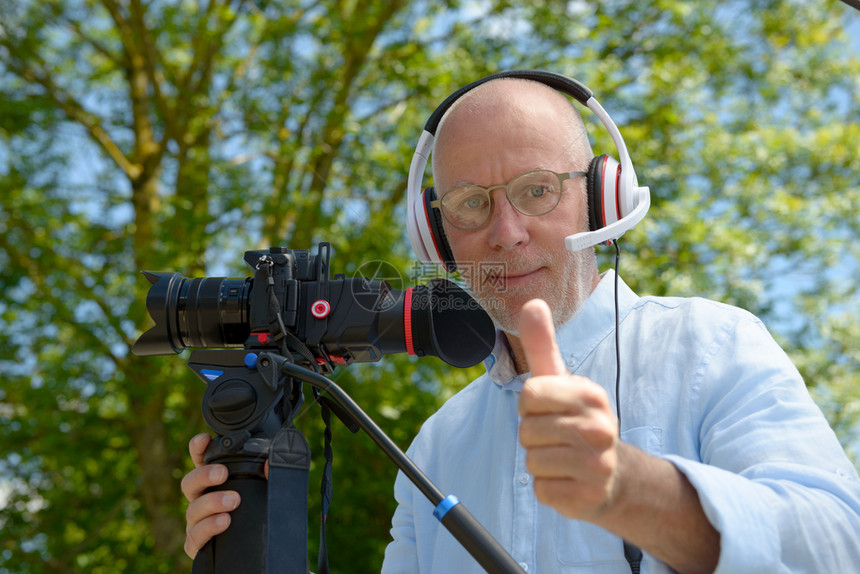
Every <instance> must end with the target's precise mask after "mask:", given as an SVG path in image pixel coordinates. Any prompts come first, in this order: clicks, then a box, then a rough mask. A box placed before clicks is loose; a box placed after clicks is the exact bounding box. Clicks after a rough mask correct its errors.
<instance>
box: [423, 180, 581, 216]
mask: <svg viewBox="0 0 860 574" xmlns="http://www.w3.org/2000/svg"><path fill="white" fill-rule="evenodd" d="M538 172H548V173H551V174H553V175H555V176H556V177H557V178H558V188H559V192H558V201H557V202H556V203H555V205H553V206H552V207H551V208H550V209H548V210H547V211H544V212H543V213H534V214H533V213H526V212H524V211H523V210H521V209H520V208H519V207H517V206H516V205H515V204H514V202H513V200H511V184H512V183H513V182H515V181H516V180H518V179H520V178H521V177H525V176H527V175H529V174H532V173H538ZM587 176H588V173H587V172H584V171H567V172H562V173H558V172H555V171H552V170H551V169H532V170H529V171H526V172H524V173H521V174H520V175H517V176H514V177H513V178H512V179H511V180H510V181H509V182H508V183H505V184H499V185H493V186H490V187H484V186H481V185H477V184H471V183H470V184H465V185H458V186H455V187H452V188H451V189H449V190H448V191H447V192H446V193H445V195H448V194H449V193H451V192H452V191H454V190H457V189H462V188H466V187H468V188H477V189H480V190H482V191H483V192H484V193H486V194H487V199H489V200H490V201H489V203H490V209H489V211H488V212H487V217H486V219H484V221H482V222H481V223H480V224H479V225H476V226H474V227H466V228H464V227H460V226H458V225H457V224H456V223H454V222H453V221H451V220H450V219H449V218H448V214H447V213H445V210H444V209H442V199H443V198H444V197H445V195H443V196H440V197H439V198H438V199H434V200H432V201H431V202H430V207H433V208H436V209H438V210H439V211H441V212H442V216H443V217H444V218H445V221H447V222H448V223H450V224H451V225H453V226H454V227H456V228H457V229H459V230H461V231H473V230H475V229H480V228H481V227H483V226H484V225H486V223H487V222H488V221H489V220H490V217H492V215H493V209H495V206H496V204H495V202H494V201H493V195H492V193H491V192H492V191H494V190H496V189H504V190H505V197H507V198H508V203H510V204H511V207H513V208H514V209H516V210H517V212H518V213H522V214H523V215H526V216H528V217H540V216H541V215H546V214H547V213H552V212H553V211H554V210H555V208H556V207H558V205H559V204H560V203H561V194H562V193H564V182H565V181H567V180H569V179H573V178H576V177H587Z"/></svg>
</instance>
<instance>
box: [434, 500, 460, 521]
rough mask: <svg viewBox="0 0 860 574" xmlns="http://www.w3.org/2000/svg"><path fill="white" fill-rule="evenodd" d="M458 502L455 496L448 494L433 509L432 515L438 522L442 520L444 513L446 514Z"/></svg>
mask: <svg viewBox="0 0 860 574" xmlns="http://www.w3.org/2000/svg"><path fill="white" fill-rule="evenodd" d="M458 504H460V501H459V500H457V497H456V496H454V495H453V494H449V495H448V496H446V497H445V499H444V500H442V502H440V503H439V505H438V506H436V508H435V509H434V510H433V516H435V517H436V519H437V520H438V521H439V522H442V519H443V518H445V515H446V514H448V511H449V510H451V509H452V508H454V507H455V506H457V505H458Z"/></svg>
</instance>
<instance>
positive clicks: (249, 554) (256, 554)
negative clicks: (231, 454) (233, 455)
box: [191, 460, 268, 574]
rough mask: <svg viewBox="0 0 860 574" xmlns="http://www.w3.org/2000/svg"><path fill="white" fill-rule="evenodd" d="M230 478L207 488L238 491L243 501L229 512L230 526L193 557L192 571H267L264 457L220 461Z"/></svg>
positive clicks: (202, 573) (228, 573)
mask: <svg viewBox="0 0 860 574" xmlns="http://www.w3.org/2000/svg"><path fill="white" fill-rule="evenodd" d="M218 462H219V463H221V464H224V465H225V466H226V467H227V469H228V471H229V477H228V478H227V481H226V482H225V483H224V484H221V485H218V486H215V487H212V488H210V489H208V490H207V492H210V491H216V490H235V491H236V492H238V493H239V496H240V498H241V501H242V503H241V504H240V505H239V506H238V507H237V508H236V510H234V511H233V512H231V513H230V515H231V520H230V526H229V528H227V530H225V531H224V532H222V533H221V534H218V535H216V536H215V537H213V538H212V539H211V540H209V542H207V543H206V545H205V546H204V547H203V548H202V549H200V551H199V552H198V553H197V556H195V557H194V565H193V566H192V569H191V572H192V574H235V573H236V572H265V557H266V529H267V522H268V521H267V502H266V501H267V492H268V491H267V487H268V481H267V480H266V477H265V474H264V464H265V461H264V460H262V461H261V460H256V461H254V460H250V461H249V460H233V461H223V460H219V461H218Z"/></svg>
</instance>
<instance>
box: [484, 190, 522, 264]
mask: <svg viewBox="0 0 860 574" xmlns="http://www.w3.org/2000/svg"><path fill="white" fill-rule="evenodd" d="M491 197H492V200H493V213H492V214H491V215H490V221H489V224H488V231H489V236H488V241H489V243H490V247H492V248H494V249H501V250H509V249H513V248H515V247H517V246H523V245H526V244H528V242H529V234H528V230H527V229H526V219H527V218H528V216H526V215H523V214H522V213H520V212H519V211H517V210H516V209H514V206H513V205H511V202H510V201H509V200H508V196H507V195H505V190H504V189H494V190H493V191H492V192H491Z"/></svg>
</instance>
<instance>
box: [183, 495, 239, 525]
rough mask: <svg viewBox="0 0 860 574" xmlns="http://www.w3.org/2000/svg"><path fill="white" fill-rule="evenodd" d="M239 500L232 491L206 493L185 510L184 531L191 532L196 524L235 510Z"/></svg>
mask: <svg viewBox="0 0 860 574" xmlns="http://www.w3.org/2000/svg"><path fill="white" fill-rule="evenodd" d="M240 502H241V498H240V497H239V493H238V492H236V491H234V490H224V491H220V490H219V491H215V492H208V493H206V494H204V495H203V496H201V497H200V498H197V499H196V500H194V501H193V502H191V503H190V504H189V505H188V508H187V509H186V510H185V523H186V524H187V527H186V530H191V529H192V528H194V527H195V526H196V525H197V523H199V522H203V521H204V520H205V519H207V518H209V517H210V516H215V515H218V514H223V513H225V512H231V511H233V510H236V507H237V506H239V503H240Z"/></svg>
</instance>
